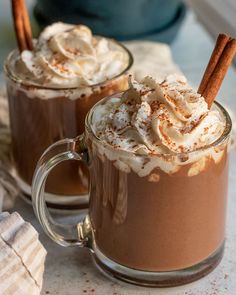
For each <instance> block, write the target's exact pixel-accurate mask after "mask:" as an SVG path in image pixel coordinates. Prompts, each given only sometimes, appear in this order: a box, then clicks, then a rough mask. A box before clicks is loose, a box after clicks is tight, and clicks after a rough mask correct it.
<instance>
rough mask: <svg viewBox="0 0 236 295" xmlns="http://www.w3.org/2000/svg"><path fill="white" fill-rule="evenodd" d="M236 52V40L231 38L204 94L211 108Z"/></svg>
mask: <svg viewBox="0 0 236 295" xmlns="http://www.w3.org/2000/svg"><path fill="white" fill-rule="evenodd" d="M235 53H236V40H235V39H230V40H229V41H228V43H227V45H226V46H225V48H224V50H223V52H222V54H221V56H220V58H219V61H218V63H217V64H216V66H215V69H214V71H213V73H212V75H211V78H210V80H209V81H208V83H207V85H206V88H205V90H204V91H203V93H202V96H203V97H204V98H205V99H206V101H207V103H208V106H209V108H210V107H211V105H212V103H213V101H214V99H215V97H216V95H217V93H218V91H219V89H220V86H221V84H222V82H223V79H224V77H225V75H226V72H227V70H228V68H229V66H230V65H231V63H232V61H233V58H234V55H235Z"/></svg>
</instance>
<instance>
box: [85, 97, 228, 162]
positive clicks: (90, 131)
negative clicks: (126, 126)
mask: <svg viewBox="0 0 236 295" xmlns="http://www.w3.org/2000/svg"><path fill="white" fill-rule="evenodd" d="M123 93H124V92H120V93H117V94H113V95H111V96H107V97H104V98H103V99H101V100H100V101H98V102H97V103H96V104H95V105H94V106H93V107H92V108H91V109H90V111H89V112H88V114H87V115H86V118H85V132H88V134H90V135H92V136H93V138H94V140H95V141H96V142H97V143H99V144H101V145H103V146H104V147H105V148H107V149H110V150H111V151H113V152H120V153H122V154H127V155H130V156H136V157H140V158H141V157H144V158H145V157H148V158H150V157H151V158H155V157H163V156H164V157H165V156H166V157H170V156H172V157H181V156H183V155H192V154H194V153H197V152H204V151H207V150H209V149H211V148H214V147H217V146H218V145H220V144H222V143H224V142H225V141H226V140H227V139H228V138H229V136H230V133H231V130H232V120H231V118H230V115H229V113H228V112H227V111H226V109H225V108H224V107H223V106H222V105H221V104H220V103H219V102H217V101H214V102H213V104H214V106H216V107H217V108H218V109H219V110H220V111H221V113H222V116H223V117H224V119H225V128H224V131H223V132H222V134H221V135H220V137H218V138H217V139H216V140H215V141H213V142H212V143H210V144H208V145H206V146H204V147H200V148H197V149H195V150H192V151H187V152H178V153H173V152H171V151H170V152H169V153H161V154H137V153H135V152H132V151H128V150H124V149H122V148H114V147H113V146H111V145H110V144H108V143H106V142H104V141H102V140H101V139H100V138H99V137H97V136H96V134H95V133H94V131H93V129H92V127H91V126H92V124H91V120H92V116H93V113H94V110H95V108H96V107H97V106H98V105H100V104H103V103H104V102H105V101H107V100H109V99H110V98H115V97H117V98H119V97H120V96H121V95H122V94H123Z"/></svg>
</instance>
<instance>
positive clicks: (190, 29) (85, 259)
mask: <svg viewBox="0 0 236 295" xmlns="http://www.w3.org/2000/svg"><path fill="white" fill-rule="evenodd" d="M212 47H213V41H212V40H211V39H210V37H209V36H208V35H207V33H206V32H205V31H204V29H202V28H201V26H200V25H199V24H198V23H197V22H196V20H195V19H194V17H193V15H192V14H189V15H188V17H187V19H186V21H185V23H184V25H183V27H182V29H181V32H180V34H179V36H178V37H177V40H176V41H175V42H174V43H173V45H172V51H173V56H174V60H175V62H176V63H177V64H178V65H179V66H180V68H181V70H182V71H183V72H184V74H185V75H186V76H187V77H188V78H189V80H190V81H191V82H192V83H193V84H194V85H198V84H199V80H200V79H201V76H202V73H203V71H204V68H205V66H206V63H207V61H208V59H209V55H210V53H211V51H212ZM235 89H236V72H235V71H234V70H233V69H231V70H230V72H229V73H228V75H227V77H226V79H225V81H224V83H223V86H222V88H221V92H220V94H219V100H220V101H222V102H223V104H225V105H228V106H229V107H230V108H231V109H232V110H233V111H234V112H236V98H235V97H234V96H235ZM221 97H222V98H221ZM235 161H236V151H235V150H233V151H232V153H231V167H230V178H229V203H228V205H229V206H228V224H227V242H226V249H225V256H224V258H223V261H222V262H221V264H220V265H219V266H218V267H217V268H216V269H215V270H214V271H213V272H212V273H211V274H209V275H208V276H206V277H205V278H203V279H201V280H199V281H197V282H195V283H192V284H189V285H185V286H182V287H177V288H167V289H157V288H143V287H137V286H133V285H129V284H126V283H122V282H118V281H113V280H111V279H109V278H107V277H105V276H104V275H103V274H101V273H100V272H99V271H98V270H97V269H96V268H95V267H94V265H93V263H92V261H91V258H90V255H89V253H88V251H87V250H86V249H78V248H62V247H60V246H58V245H56V244H55V243H53V242H52V241H51V240H50V239H49V238H47V237H46V236H45V234H44V233H43V232H42V229H41V227H40V226H39V224H38V222H37V221H36V218H35V216H34V213H33V210H32V208H31V206H30V205H27V204H26V203H24V202H23V201H22V200H21V199H18V200H17V203H16V207H15V208H14V210H16V211H18V212H19V213H20V214H21V215H22V216H23V217H24V218H25V219H26V220H27V221H30V222H31V223H32V224H33V225H34V226H35V227H36V229H37V230H38V231H39V232H40V239H41V241H42V243H43V244H44V246H45V247H46V249H47V251H48V255H47V260H46V269H45V274H44V285H43V290H42V294H52V295H80V294H89V295H91V294H96V295H131V294H132V295H153V294H157V295H226V294H227V295H233V294H235V292H236V291H235V290H236V247H235V245H236V218H235V216H236V198H235V193H236V186H235V183H236V165H233V163H235ZM63 219H64V220H65V219H67V221H68V220H70V221H73V220H74V219H75V218H73V217H70V218H65V217H63V218H61V220H63Z"/></svg>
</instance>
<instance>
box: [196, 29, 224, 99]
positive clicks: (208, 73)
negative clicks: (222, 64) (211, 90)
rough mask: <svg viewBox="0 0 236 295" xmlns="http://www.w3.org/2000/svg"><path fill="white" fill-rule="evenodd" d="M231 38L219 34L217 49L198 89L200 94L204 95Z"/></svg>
mask: <svg viewBox="0 0 236 295" xmlns="http://www.w3.org/2000/svg"><path fill="white" fill-rule="evenodd" d="M229 39H230V37H229V36H228V35H225V34H219V36H218V38H217V40H216V45H215V48H214V50H213V52H212V54H211V58H210V60H209V63H208V65H207V68H206V70H205V73H204V75H203V77H202V81H201V83H200V86H199V88H198V93H200V94H202V93H203V92H204V90H205V88H206V86H207V84H208V82H209V80H210V77H211V75H212V73H213V71H214V69H215V67H216V65H217V63H218V61H219V59H220V56H221V54H222V52H223V50H224V48H225V46H226V44H227V42H228V41H229Z"/></svg>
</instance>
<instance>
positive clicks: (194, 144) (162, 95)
mask: <svg viewBox="0 0 236 295" xmlns="http://www.w3.org/2000/svg"><path fill="white" fill-rule="evenodd" d="M129 83H130V88H129V90H127V91H126V92H125V93H124V94H123V95H122V97H121V98H114V99H110V100H108V101H106V102H105V103H104V104H103V105H100V106H99V107H98V111H99V112H100V114H101V116H99V115H98V114H96V115H95V116H94V118H95V119H94V120H93V124H92V125H93V129H94V132H95V134H96V135H97V136H98V137H99V138H101V140H103V141H104V142H107V143H108V144H110V145H112V146H113V147H115V148H118V149H122V150H127V151H131V152H134V153H137V154H147V155H148V154H156V155H163V154H170V153H173V154H176V153H185V152H190V151H194V150H197V149H199V148H202V147H204V146H207V145H209V144H211V143H212V142H214V141H215V140H217V139H218V138H219V137H220V136H221V134H222V133H223V130H224V127H225V122H224V119H223V117H222V114H221V113H220V112H219V110H217V109H214V108H213V109H211V110H209V109H208V106H207V103H206V102H205V99H204V98H203V97H202V96H201V95H200V94H198V93H197V92H196V91H195V90H194V89H193V88H192V87H191V86H190V85H189V84H188V83H187V80H186V78H185V77H183V76H180V75H170V76H167V77H166V79H165V80H164V81H162V82H161V83H157V82H156V81H155V80H154V79H153V78H151V77H145V78H144V79H143V80H142V81H141V82H140V83H138V82H136V81H132V80H131V79H130V82H129ZM95 113H96V108H95ZM96 118H97V119H96ZM98 118H99V119H98Z"/></svg>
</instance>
